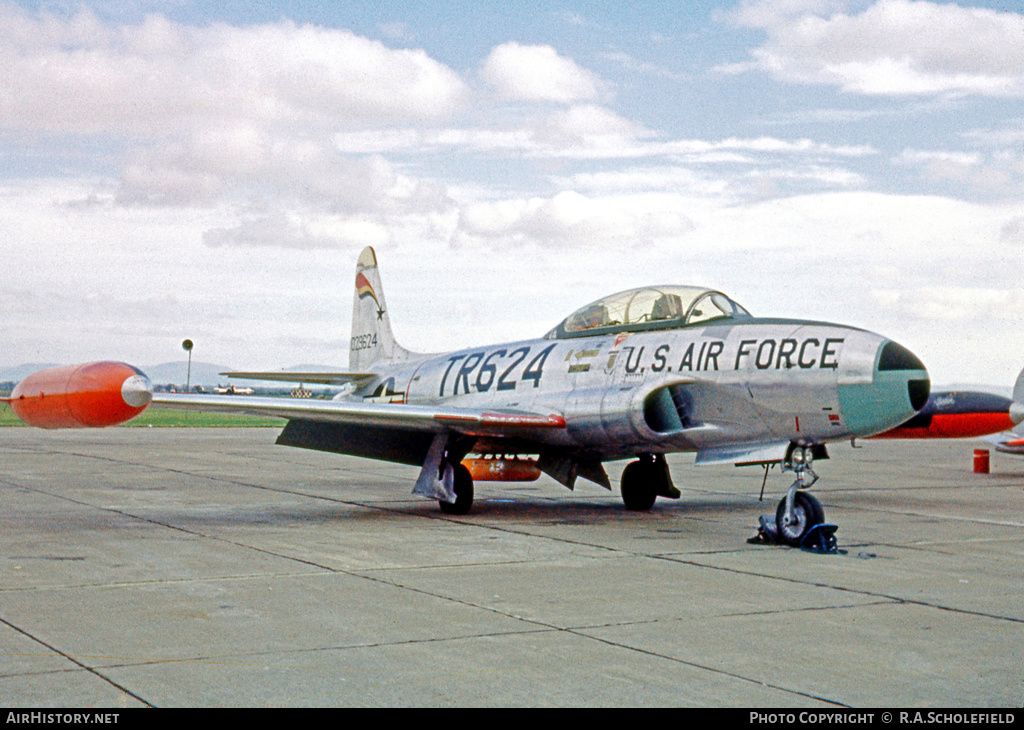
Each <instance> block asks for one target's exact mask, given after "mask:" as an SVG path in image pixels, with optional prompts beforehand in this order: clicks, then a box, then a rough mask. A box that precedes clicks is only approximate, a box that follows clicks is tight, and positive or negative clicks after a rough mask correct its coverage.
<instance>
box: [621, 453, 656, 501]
mask: <svg viewBox="0 0 1024 730" xmlns="http://www.w3.org/2000/svg"><path fill="white" fill-rule="evenodd" d="M653 472H654V470H653V468H652V466H651V465H650V464H648V463H647V462H644V461H634V462H632V463H630V464H629V465H627V466H626V468H625V469H623V470H622V481H621V482H620V484H619V490H620V491H621V492H622V503H623V504H624V505H626V509H628V510H631V511H633V512H646V511H647V510H649V509H650V508H651V507H653V506H654V502H655V500H656V499H657V498H658V488H657V484H656V479H655V475H654V473H653Z"/></svg>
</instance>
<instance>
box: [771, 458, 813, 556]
mask: <svg viewBox="0 0 1024 730" xmlns="http://www.w3.org/2000/svg"><path fill="white" fill-rule="evenodd" d="M813 460H814V447H811V446H798V445H796V444H793V445H792V446H791V447H790V449H789V453H788V454H787V455H786V461H785V463H784V464H783V465H782V470H783V471H793V472H795V473H796V480H795V481H794V482H793V484H791V485H790V487H789V490H788V491H787V492H786V496H785V497H783V498H782V500H781V501H780V502H779V506H778V508H777V509H776V510H775V527H776V529H777V530H778V535H779V538H780V539H781V540H782V541H783V542H785V543H786V544H787V545H792V546H794V547H796V546H798V545H800V544H801V543H802V542H803V541H804V538H805V537H807V534H808V533H809V532H810V531H811V530H813V529H814V528H815V527H816V526H818V525H820V524H822V523H824V521H825V510H824V509H822V506H821V502H819V501H818V500H817V499H815V498H814V497H813V496H812V495H810V494H808V493H807V492H806V491H804V490H806V489H810V487H811V485H813V484H814V483H815V482H816V481H818V475H817V474H815V473H814V470H813V469H811V462H812V461H813Z"/></svg>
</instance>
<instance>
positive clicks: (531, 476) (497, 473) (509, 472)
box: [462, 458, 540, 482]
mask: <svg viewBox="0 0 1024 730" xmlns="http://www.w3.org/2000/svg"><path fill="white" fill-rule="evenodd" d="M462 464H463V466H465V467H466V468H467V469H469V473H470V475H471V476H472V477H473V481H477V482H532V481H535V480H537V479H539V478H540V469H538V468H537V462H536V461H531V460H529V459H503V458H490V459H464V460H463V461H462Z"/></svg>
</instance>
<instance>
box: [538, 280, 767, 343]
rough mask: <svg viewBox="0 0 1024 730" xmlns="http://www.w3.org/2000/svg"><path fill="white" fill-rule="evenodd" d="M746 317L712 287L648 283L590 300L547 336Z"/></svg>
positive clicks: (577, 334)
mask: <svg viewBox="0 0 1024 730" xmlns="http://www.w3.org/2000/svg"><path fill="white" fill-rule="evenodd" d="M749 317H750V313H749V312H748V311H747V310H746V309H744V308H743V307H741V306H740V305H739V304H737V303H736V302H734V301H733V300H732V299H730V298H729V297H727V296H726V295H725V294H723V293H722V292H719V291H714V290H713V289H705V288H703V287H697V286H648V287H641V288H639V289H630V290H628V291H624V292H619V293H618V294H612V295H611V296H608V297H605V298H604V299H598V300H597V301H596V302H591V303H590V304H588V305H586V306H585V307H581V308H580V309H577V310H576V311H575V312H573V313H572V314H570V315H569V316H568V317H566V318H565V319H564V320H563V321H562V323H561V324H559V325H558V326H557V327H555V328H554V329H553V330H551V331H550V332H549V333H548V334H547V335H546V337H547V339H549V340H560V339H567V338H572V337H591V336H594V335H603V334H611V333H615V332H642V331H647V330H661V329H674V328H677V327H688V326H690V325H695V324H703V323H705V322H710V321H712V320H721V319H737V318H749Z"/></svg>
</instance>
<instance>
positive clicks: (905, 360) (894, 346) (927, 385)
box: [878, 340, 932, 411]
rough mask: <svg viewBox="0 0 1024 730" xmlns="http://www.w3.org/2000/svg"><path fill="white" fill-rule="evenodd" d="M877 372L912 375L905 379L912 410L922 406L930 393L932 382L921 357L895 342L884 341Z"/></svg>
mask: <svg viewBox="0 0 1024 730" xmlns="http://www.w3.org/2000/svg"><path fill="white" fill-rule="evenodd" d="M878 372H879V373H893V374H895V373H909V374H912V375H913V376H912V377H911V378H910V379H909V380H908V381H907V395H908V396H909V398H910V407H911V408H913V409H914V411H919V410H921V409H922V408H924V404H925V403H927V402H928V395H929V394H930V393H931V389H932V384H931V380H930V378H929V377H928V370H927V369H926V368H925V366H924V363H922V362H921V358H919V357H918V356H917V355H915V354H914V353H912V352H911V351H910V350H908V349H907V348H905V347H904V346H903V345H900V344H898V343H896V342H892V341H891V340H890V341H889V342H886V343H885V345H883V346H882V351H881V353H880V354H879V357H878Z"/></svg>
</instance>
